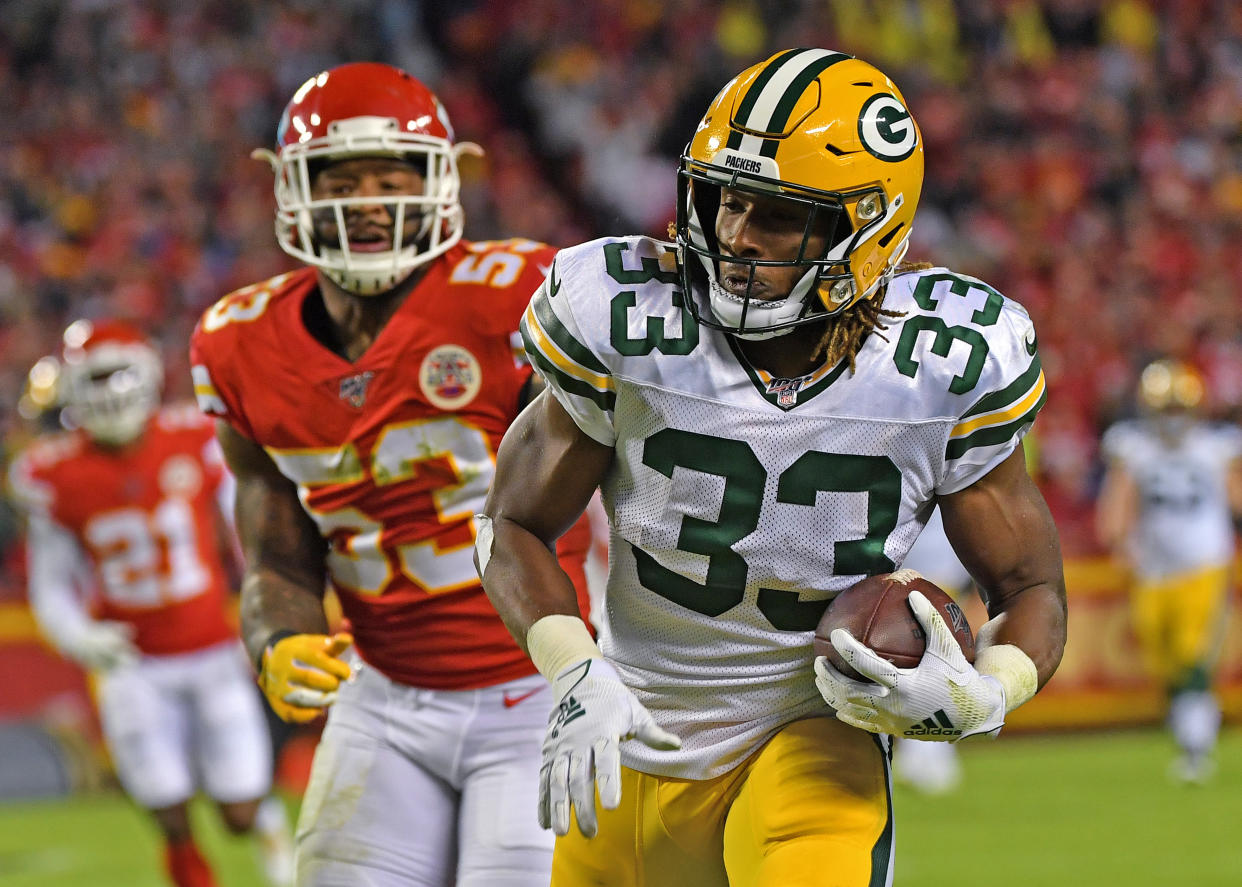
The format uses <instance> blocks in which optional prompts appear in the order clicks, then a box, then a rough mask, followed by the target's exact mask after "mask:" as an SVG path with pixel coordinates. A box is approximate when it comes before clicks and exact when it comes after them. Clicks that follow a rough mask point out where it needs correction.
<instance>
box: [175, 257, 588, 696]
mask: <svg viewBox="0 0 1242 887" xmlns="http://www.w3.org/2000/svg"><path fill="white" fill-rule="evenodd" d="M554 252H555V251H554V250H553V249H551V248H550V247H546V246H543V245H541V244H536V243H533V242H530V241H522V240H511V241H502V242H493V243H473V244H470V243H465V242H462V243H459V244H457V245H456V246H454V247H453V248H452V249H450V250H449V251H448V252H447V253H446V254H445V255H444V256H443V257H442V258H441V259H439V260H437V261H435V262H434V263H432V264H431V265H430V266H428V269H427V272H426V274H425V275H424V277H423V279H422V280H421V281H420V282H419V283H418V285H417V286H416V288H415V289H414V290H413V291H412V292H411V293H410V294H409V295H408V297H407V298H406V300H405V302H404V303H403V304H402V305H401V306H400V307H399V308H398V309H397V310H396V312H395V313H394V314H393V316H392V317H391V318H390V319H389V321H388V323H387V325H386V326H385V327H384V329H383V331H382V332H381V333H380V335H379V336H378V338H377V339H376V340H375V342H374V343H373V344H372V345H371V347H370V348H368V350H367V351H366V352H365V353H364V354H363V355H362V356H361V357H360V358H359V359H358V360H356V361H355V362H353V363H350V362H349V361H347V360H345V359H344V358H342V357H340V356H339V355H337V354H335V353H334V352H332V351H331V350H329V349H328V348H327V347H326V346H325V345H323V344H322V343H320V342H319V341H318V340H316V339H315V338H314V337H313V336H312V335H311V334H310V332H308V330H307V328H306V325H305V323H304V321H303V303H304V302H305V300H306V298H307V296H308V295H310V294H311V293H313V292H314V291H315V288H316V272H315V270H314V269H312V268H307V269H303V270H299V271H294V272H291V273H288V274H284V275H281V276H279V277H275V278H273V279H271V280H268V281H266V282H264V283H260V284H257V285H254V286H250V287H246V288H245V289H241V290H238V291H237V292H234V293H232V294H230V295H228V296H226V297H224V298H223V299H221V300H220V301H219V302H217V303H216V304H215V305H214V306H212V307H211V308H210V309H209V310H208V311H207V312H206V313H205V314H204V315H203V317H202V320H201V321H200V322H199V325H198V328H197V329H196V330H195V332H194V335H193V338H192V340H191V346H190V354H191V363H192V365H193V369H192V372H193V373H194V383H195V393H196V395H197V397H198V400H199V405H200V406H201V407H202V409H203V410H204V411H206V412H208V413H210V414H212V415H215V416H218V417H220V418H222V419H225V420H226V421H228V422H229V423H230V424H232V425H233V427H235V428H236V429H237V430H238V431H239V432H240V433H241V434H243V435H245V436H246V437H248V438H250V439H251V440H253V441H255V442H256V443H258V444H259V445H261V446H262V447H263V448H264V450H266V451H267V453H268V454H269V455H270V456H271V457H272V459H273V460H274V461H275V463H276V464H277V466H278V467H279V468H280V470H281V472H282V473H284V474H285V475H286V476H287V477H289V478H290V479H291V480H293V481H294V482H295V483H296V484H297V486H298V493H299V495H300V497H301V500H302V504H303V506H304V507H305V508H306V511H307V513H308V514H309V515H310V516H311V517H312V518H313V519H314V521H315V522H316V524H318V526H319V529H320V531H321V532H322V533H323V535H324V537H325V538H326V539H327V540H328V544H329V553H328V558H327V566H328V573H329V576H330V580H331V583H332V587H333V588H334V589H335V591H336V592H337V594H338V596H339V597H340V600H341V605H342V608H343V610H344V613H345V615H346V616H347V617H348V619H349V621H350V624H351V628H352V631H353V635H354V639H355V644H356V648H357V650H358V652H359V654H360V655H361V656H362V658H363V659H364V660H365V661H366V662H368V663H370V664H371V665H373V666H375V667H376V668H378V669H379V670H380V671H382V672H383V673H384V674H386V675H387V676H389V677H390V678H392V679H393V680H395V681H398V682H400V683H403V684H408V685H411V686H415V687H421V688H427V689H438V690H465V689H473V688H479V687H485V686H493V685H496V684H499V683H502V682H505V681H509V680H513V679H515V678H518V677H522V676H525V675H529V674H532V673H534V666H533V665H532V664H531V662H530V660H529V659H528V658H527V657H526V655H525V654H524V653H522V651H521V650H520V649H519V648H518V646H517V644H516V643H515V642H514V641H513V639H512V638H511V637H510V635H509V632H508V630H507V629H506V628H505V626H504V625H503V623H502V622H501V621H500V618H499V617H498V616H497V615H496V613H495V611H494V610H493V609H492V606H491V604H490V603H489V602H488V600H487V598H486V596H485V595H484V593H483V589H482V586H481V585H480V583H479V580H478V576H477V574H476V572H475V568H474V561H473V556H474V538H475V533H476V529H477V528H476V525H475V520H474V517H473V515H474V514H475V513H477V512H479V511H481V510H482V506H483V502H484V499H485V497H486V495H487V491H488V487H489V486H490V484H491V480H492V475H493V473H494V465H495V453H496V448H497V446H498V445H499V444H500V439H501V437H502V436H503V434H504V432H505V430H506V429H507V428H508V426H509V423H510V422H512V420H513V419H514V417H515V416H516V415H517V409H518V398H519V394H520V392H521V390H522V387H523V386H524V385H525V384H526V381H527V379H528V378H529V376H530V374H531V372H532V371H531V368H530V366H529V365H528V364H527V363H526V362H525V360H524V359H523V358H522V356H521V342H520V338H519V337H518V332H517V329H518V322H519V320H520V319H521V316H522V312H523V311H524V310H525V308H526V305H527V303H528V302H529V300H530V294H531V293H532V292H533V291H534V290H535V288H536V287H537V286H539V284H540V283H541V282H542V280H543V276H544V273H545V271H546V269H547V267H548V266H549V265H550V264H551V261H552V256H553V255H554ZM588 545H589V531H588V530H587V529H586V528H585V526H581V527H578V528H575V529H574V531H572V532H571V533H570V534H568V535H567V536H566V537H565V538H564V539H562V540H561V546H560V552H561V555H562V562H563V563H564V565H565V566H566V569H567V570H568V571H569V572H570V575H571V576H574V577H575V578H576V579H578V580H580V581H578V583H577V584H578V587H579V588H580V589H582V590H583V592H582V606H583V611H584V612H585V611H586V607H587V604H586V597H585V580H583V579H582V562H583V560H584V558H585V553H586V548H587V546H588Z"/></svg>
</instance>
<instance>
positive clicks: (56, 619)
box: [10, 405, 271, 808]
mask: <svg viewBox="0 0 1242 887" xmlns="http://www.w3.org/2000/svg"><path fill="white" fill-rule="evenodd" d="M10 477H11V487H12V489H13V491H14V492H15V494H16V495H17V497H18V499H19V500H20V501H21V502H22V504H23V505H24V506H25V507H26V508H27V510H28V511H29V517H30V520H29V533H28V539H27V546H28V551H29V559H30V598H31V604H32V608H33V609H34V612H35V614H36V616H37V618H38V620H39V624H40V627H41V628H42V630H43V632H44V634H46V635H47V636H48V638H49V639H50V640H51V641H52V643H53V644H55V645H56V646H57V647H58V648H60V649H61V650H63V651H64V652H65V653H66V654H67V655H70V656H73V655H74V648H75V640H76V639H77V638H80V637H81V632H82V631H83V630H84V629H85V630H89V626H90V625H91V624H92V623H93V622H96V621H98V622H120V623H126V624H128V625H129V626H131V627H132V629H133V643H134V646H135V647H137V649H138V651H139V652H140V653H141V654H142V655H141V656H140V657H139V658H138V660H137V661H136V662H134V663H130V664H125V665H120V666H117V667H114V668H110V669H108V670H106V671H104V672H102V673H101V674H99V683H98V703H99V711H100V718H101V721H102V723H103V728H104V734H105V737H106V739H107V741H108V745H109V749H110V751H111V753H112V758H113V761H114V763H115V765H116V769H117V774H118V776H119V777H120V779H121V782H122V784H123V785H124V786H125V788H126V790H127V791H128V792H129V794H130V795H131V796H133V797H134V798H135V800H137V801H138V802H139V803H140V804H142V805H144V806H146V807H149V808H160V807H166V806H170V805H172V804H176V803H180V802H182V801H184V800H186V799H188V798H189V797H190V796H191V795H192V794H193V792H194V790H195V788H196V787H197V786H198V785H199V784H200V781H201V784H202V786H203V787H204V788H205V789H206V790H207V792H208V793H209V794H211V795H212V797H214V798H216V799H217V800H219V801H223V802H236V801H246V800H252V799H255V798H260V797H262V796H263V795H265V794H266V793H267V791H268V789H269V787H270V778H271V747H270V740H269V737H268V732H267V725H266V722H265V719H264V716H263V712H262V708H261V704H260V702H259V696H258V694H257V692H256V691H255V688H254V684H253V679H252V676H251V674H250V670H249V668H248V667H247V663H246V660H245V656H244V654H243V652H242V650H241V648H240V645H239V644H238V642H237V638H236V628H235V625H234V622H233V620H232V619H231V617H230V616H229V613H228V600H227V596H228V592H229V587H228V580H227V577H226V570H225V566H224V562H223V560H222V557H221V554H220V552H221V549H222V547H223V546H224V545H227V544H229V542H228V541H227V537H225V536H224V535H223V532H222V531H223V530H224V529H225V527H226V524H225V522H224V519H223V515H222V513H221V504H222V503H221V499H222V498H224V497H225V495H226V494H227V493H228V490H229V488H230V485H231V478H230V477H229V476H228V474H227V472H226V471H225V469H224V466H223V462H222V460H221V458H220V455H219V447H218V445H217V444H216V442H215V438H214V436H213V430H212V426H211V423H210V422H209V421H207V420H206V419H205V417H203V416H202V415H201V414H200V413H199V412H198V411H197V410H195V409H194V408H193V406H192V405H181V406H176V407H165V408H164V409H162V410H160V411H159V412H158V413H156V414H155V415H154V416H153V417H152V418H151V419H150V421H149V422H148V424H147V426H146V428H145V430H144V431H143V433H142V434H141V435H140V436H139V437H138V438H136V439H135V440H134V441H132V442H131V443H130V444H128V445H126V446H123V447H119V448H111V447H103V446H100V445H99V444H97V443H95V442H94V441H92V439H91V438H90V437H89V436H88V435H87V434H86V433H84V432H82V431H71V432H66V433H63V434H58V435H54V436H51V437H48V438H44V439H41V440H39V441H36V442H35V443H34V444H33V445H32V446H31V447H30V448H29V449H28V450H27V451H26V452H25V453H23V454H22V455H21V456H20V457H19V458H18V460H17V461H16V462H15V463H14V465H13V467H12V469H11V475H10ZM83 595H85V597H86V600H82V596H83ZM190 737H193V739H192V741H191V740H190Z"/></svg>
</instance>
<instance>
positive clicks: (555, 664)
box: [475, 391, 679, 837]
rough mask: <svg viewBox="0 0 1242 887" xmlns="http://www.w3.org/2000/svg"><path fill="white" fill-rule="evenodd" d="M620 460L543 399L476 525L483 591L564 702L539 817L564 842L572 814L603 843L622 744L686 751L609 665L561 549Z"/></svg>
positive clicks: (549, 398)
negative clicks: (601, 828) (600, 812)
mask: <svg viewBox="0 0 1242 887" xmlns="http://www.w3.org/2000/svg"><path fill="white" fill-rule="evenodd" d="M612 458H613V450H612V448H611V447H607V446H604V445H602V444H600V443H598V442H596V441H595V440H593V439H592V438H591V437H590V436H589V435H587V434H586V433H584V432H583V431H582V430H581V429H579V428H578V426H577V424H575V422H574V420H573V418H572V417H571V416H570V415H569V413H568V412H566V411H565V409H564V408H563V407H562V406H561V404H560V402H559V401H558V400H557V399H556V398H555V397H554V396H553V395H552V393H551V392H547V391H545V392H544V393H543V394H541V395H540V396H539V397H537V398H536V399H535V401H534V402H533V403H532V404H531V405H530V406H529V407H528V408H527V409H526V410H524V411H523V412H522V414H521V415H520V416H518V418H517V420H516V421H515V422H514V424H513V425H512V426H511V427H510V429H509V431H508V433H507V434H506V435H505V438H504V441H503V442H502V443H501V445H500V451H499V453H498V454H497V464H496V477H495V480H494V481H493V482H492V488H491V492H490V494H489V495H488V498H487V504H486V506H485V508H484V513H483V514H481V515H479V516H478V519H479V527H480V528H479V536H478V544H477V548H476V556H475V562H476V565H477V566H478V569H479V575H480V576H481V577H482V579H483V587H484V590H485V591H486V592H487V596H488V597H489V598H490V599H491V601H492V604H493V605H494V606H495V607H496V610H497V611H498V612H499V613H500V616H501V618H502V619H503V620H504V622H505V625H507V626H508V628H509V631H510V632H511V633H512V634H513V636H514V638H515V639H516V640H517V642H518V643H519V644H520V645H521V646H522V648H523V649H525V650H526V651H527V652H528V653H529V654H530V657H531V659H532V660H533V661H534V663H535V666H536V667H537V668H538V669H539V671H540V673H542V674H543V675H544V677H546V678H547V679H548V680H549V681H551V682H552V687H553V695H554V696H555V697H556V700H557V711H556V713H555V716H554V717H553V718H552V719H551V721H549V724H548V733H547V737H546V738H545V739H544V744H543V765H542V767H541V768H540V773H539V811H538V812H539V822H540V824H541V825H542V826H543V827H544V828H549V827H550V828H552V829H553V831H555V832H556V833H557V834H558V835H564V834H566V833H568V831H569V823H570V809H571V808H572V809H573V810H575V811H576V813H577V821H578V828H579V829H580V830H581V831H582V833H583V834H584V835H586V836H587V837H591V836H593V835H594V834H595V831H596V817H595V794H596V790H597V788H598V791H599V797H600V803H602V804H603V806H604V807H605V808H606V809H610V810H611V809H615V808H616V807H617V805H618V804H620V803H621V758H620V751H619V745H620V743H621V742H623V741H625V740H627V739H631V738H634V739H638V740H640V741H642V742H645V743H646V744H648V745H650V746H652V747H653V748H664V749H669V748H676V747H677V746H678V745H679V742H678V740H677V738H676V737H674V736H672V735H670V734H668V733H666V732H665V731H663V730H661V729H660V728H659V727H658V726H656V724H655V722H654V720H652V717H651V714H650V713H649V712H648V711H647V710H646V709H645V708H643V706H642V704H641V703H640V702H639V701H638V699H637V698H636V697H635V696H634V694H633V693H632V692H630V690H629V689H628V688H627V687H626V686H625V685H624V684H623V683H622V682H621V679H620V677H619V676H618V675H617V672H616V670H615V669H613V667H612V666H611V665H609V664H608V663H607V662H606V661H605V660H604V659H603V654H602V653H601V652H600V650H599V648H598V647H597V646H596V645H595V642H594V640H592V638H591V634H590V632H589V631H588V630H587V627H586V624H585V623H584V622H583V620H582V615H581V613H579V611H578V597H577V593H576V592H575V590H574V587H573V583H572V582H570V580H569V577H568V576H567V575H566V574H565V572H564V571H563V570H562V569H561V567H560V564H559V563H558V561H557V559H556V554H555V548H554V546H555V544H556V540H557V538H558V537H560V535H561V534H562V533H564V532H565V531H566V530H567V529H568V528H569V527H570V526H571V525H572V524H573V523H574V521H576V520H577V519H578V518H579V517H580V516H581V514H582V512H583V511H584V510H585V509H586V507H587V503H588V502H589V501H590V499H591V495H592V493H593V492H594V491H595V489H596V487H597V486H598V485H599V482H600V480H601V479H602V478H603V477H604V474H605V472H606V471H607V470H608V466H609V465H610V464H611V462H612Z"/></svg>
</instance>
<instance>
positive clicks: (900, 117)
mask: <svg viewBox="0 0 1242 887" xmlns="http://www.w3.org/2000/svg"><path fill="white" fill-rule="evenodd" d="M858 137H859V138H860V139H861V140H862V143H863V147H864V148H866V149H867V150H868V151H870V152H871V153H872V154H873V155H875V156H876V157H879V158H880V159H881V160H904V159H905V158H907V157H909V156H910V154H911V153H912V152H913V151H914V148H915V146H916V145H917V144H918V143H919V131H918V128H917V127H915V125H914V118H913V117H911V116H910V112H909V111H907V110H906V106H905V105H903V104H902V103H901V102H899V101H897V99H895V98H894V97H893V96H891V95H887V94H881V95H877V96H873V97H872V98H870V99H868V100H867V102H866V104H864V105H863V107H862V112H861V113H860V114H859V115H858Z"/></svg>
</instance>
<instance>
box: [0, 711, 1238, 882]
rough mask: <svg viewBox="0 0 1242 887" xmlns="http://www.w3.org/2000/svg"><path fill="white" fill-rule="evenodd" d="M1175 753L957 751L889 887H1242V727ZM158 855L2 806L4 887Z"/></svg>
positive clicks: (98, 827)
mask: <svg viewBox="0 0 1242 887" xmlns="http://www.w3.org/2000/svg"><path fill="white" fill-rule="evenodd" d="M1170 756H1171V748H1170V745H1169V741H1168V739H1167V738H1166V737H1165V736H1164V735H1163V734H1162V733H1160V732H1157V731H1155V730H1142V731H1127V732H1118V733H1095V734H1090V735H1072V736H1052V737H1006V738H1004V739H1001V740H999V741H997V742H995V743H982V744H976V745H967V746H964V747H963V763H964V770H965V780H964V783H963V786H962V788H960V789H959V790H958V791H957V792H955V793H954V794H951V795H948V796H946V797H941V798H934V799H933V798H925V797H921V796H918V795H914V794H911V793H910V792H908V791H904V790H900V789H899V792H898V795H897V799H896V807H897V878H896V884H897V887H985V885H987V887H992V885H1006V887H1036V885H1039V887H1062V885H1064V887H1070V885H1074V887H1077V885H1093V887H1096V885H1103V887H1114V885H1115V887H1172V885H1179V887H1180V885H1194V887H1217V885H1220V887H1224V885H1231V887H1236V885H1239V884H1242V833H1240V829H1242V730H1239V729H1238V728H1236V727H1235V728H1233V729H1230V730H1227V731H1226V733H1225V735H1224V737H1223V741H1222V745H1221V748H1220V752H1219V763H1220V769H1219V771H1218V772H1217V775H1216V778H1215V780H1214V781H1213V782H1212V783H1211V784H1210V785H1207V786H1204V787H1197V788H1186V787H1181V786H1175V785H1172V784H1170V783H1169V782H1168V780H1167V779H1166V777H1165V768H1166V766H1167V764H1168V761H1169V758H1170ZM195 815H196V823H197V825H198V826H199V829H200V834H201V835H202V838H203V844H204V846H205V849H206V852H207V853H208V854H209V857H210V859H211V860H212V862H213V863H214V864H215V866H216V870H217V874H218V876H219V879H220V881H221V883H222V885H227V887H251V885H253V887H260V885H261V879H260V878H259V877H258V875H257V874H256V868H255V865H254V861H253V855H252V853H251V848H250V846H249V844H248V843H247V842H246V841H245V840H239V839H234V838H232V837H230V836H229V835H227V834H225V833H224V832H223V830H222V829H221V828H220V827H219V826H218V824H217V823H216V821H215V819H214V817H213V815H212V811H211V809H210V808H209V807H207V806H205V805H203V806H200V807H198V808H196V810H195ZM532 815H533V812H532ZM159 860H160V849H159V844H158V842H157V839H156V836H155V832H154V829H153V827H152V826H150V825H149V824H148V822H147V820H146V819H145V817H144V815H143V814H142V813H141V812H140V811H138V810H137V809H135V808H134V807H133V806H131V805H130V804H129V803H128V802H127V801H125V800H124V799H123V798H121V797H119V796H116V795H101V796H96V797H89V798H80V799H74V800H72V801H61V800H58V801H49V802H39V803H20V804H7V805H0V884H3V885H4V887H70V885H73V887H79V885H81V887H162V885H164V884H165V882H164V881H163V879H162V876H161V871H160V862H159Z"/></svg>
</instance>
